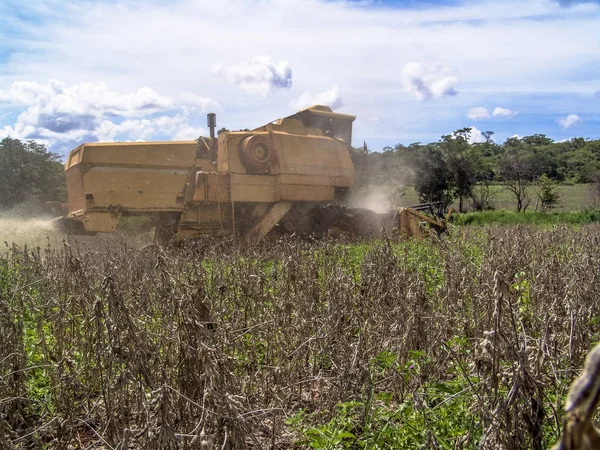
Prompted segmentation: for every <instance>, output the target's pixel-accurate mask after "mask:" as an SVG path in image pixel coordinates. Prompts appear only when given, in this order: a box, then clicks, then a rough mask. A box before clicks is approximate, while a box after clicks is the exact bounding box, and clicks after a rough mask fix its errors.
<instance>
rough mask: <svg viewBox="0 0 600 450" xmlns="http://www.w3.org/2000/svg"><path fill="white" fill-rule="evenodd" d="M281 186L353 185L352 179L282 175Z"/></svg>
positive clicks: (280, 177)
mask: <svg viewBox="0 0 600 450" xmlns="http://www.w3.org/2000/svg"><path fill="white" fill-rule="evenodd" d="M279 182H280V183H281V184H296V185H304V186H340V187H341V186H343V187H350V186H352V185H353V184H354V179H353V177H330V176H317V175H290V174H284V173H282V174H281V175H280V176H279Z"/></svg>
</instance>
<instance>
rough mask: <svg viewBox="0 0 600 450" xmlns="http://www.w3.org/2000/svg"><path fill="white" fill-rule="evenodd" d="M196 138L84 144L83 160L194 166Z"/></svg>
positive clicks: (128, 164)
mask: <svg viewBox="0 0 600 450" xmlns="http://www.w3.org/2000/svg"><path fill="white" fill-rule="evenodd" d="M196 146H197V144H196V141H179V142H177V141H175V142H113V143H93V144H84V145H83V149H82V158H81V161H82V162H86V163H88V164H90V165H116V166H141V167H146V166H164V167H191V166H193V165H194V161H195V159H196Z"/></svg>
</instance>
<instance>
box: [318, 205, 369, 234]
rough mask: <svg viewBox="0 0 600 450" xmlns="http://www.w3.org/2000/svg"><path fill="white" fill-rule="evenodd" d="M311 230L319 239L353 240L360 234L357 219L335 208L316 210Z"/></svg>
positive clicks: (341, 209)
mask: <svg viewBox="0 0 600 450" xmlns="http://www.w3.org/2000/svg"><path fill="white" fill-rule="evenodd" d="M311 228H312V231H313V234H314V235H315V236H316V237H318V238H331V239H352V238H354V237H355V236H356V235H357V234H358V226H357V224H356V221H355V219H354V218H353V217H352V216H351V215H350V214H348V213H347V212H346V211H344V209H343V208H340V207H335V206H331V207H325V208H317V209H315V210H314V212H313V216H312V220H311Z"/></svg>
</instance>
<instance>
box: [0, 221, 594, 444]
mask: <svg viewBox="0 0 600 450" xmlns="http://www.w3.org/2000/svg"><path fill="white" fill-rule="evenodd" d="M599 243H600V233H599V230H598V228H594V227H587V228H583V229H581V230H574V229H571V228H560V227H559V228H555V229H553V230H550V231H539V230H535V229H528V228H522V227H519V228H495V229H487V230H484V231H477V232H467V233H464V234H463V235H457V236H454V237H451V238H450V239H441V240H432V241H430V242H421V243H418V242H410V241H408V242H394V241H390V240H373V241H365V242H356V243H348V244H341V243H338V242H318V243H309V242H302V241H296V240H293V239H284V240H281V241H279V242H276V243H268V244H262V245H260V246H243V245H239V244H237V243H234V242H221V243H215V242H211V241H201V242H195V243H193V244H190V245H187V246H185V247H184V248H172V249H161V248H157V247H154V246H149V247H144V248H141V249H135V248H131V247H130V246H128V245H127V244H125V243H121V244H116V243H111V244H109V245H107V247H106V248H104V249H102V250H101V251H98V250H91V249H86V248H85V247H83V246H78V244H77V243H76V242H65V243H64V245H63V246H62V247H61V248H59V249H39V248H36V249H29V248H24V247H18V246H14V247H9V248H6V249H5V250H4V251H3V252H2V254H1V255H0V330H1V339H0V447H1V448H6V449H25V448H57V449H70V448H106V449H111V448H112V449H119V450H124V449H128V448H129V449H136V448H139V449H141V448H144V449H145V448H148V449H180V448H181V449H183V448H186V449H188V448H189V449H263V448H272V449H291V448H305V447H309V446H312V448H332V449H333V448H386V447H387V448H392V446H394V445H396V446H400V445H405V446H409V445H417V446H419V447H421V448H442V447H444V446H449V447H450V448H485V449H488V448H490V449H491V448H511V449H512V448H535V449H538V448H546V447H548V446H549V445H551V444H553V443H554V442H556V441H557V440H558V437H559V434H560V432H561V430H562V423H561V418H562V405H563V404H564V400H565V398H566V396H567V391H568V388H569V384H570V383H571V381H572V380H573V379H574V378H576V377H577V375H578V374H579V370H580V369H579V368H580V367H581V366H582V364H583V358H584V357H585V355H586V353H587V352H588V351H589V349H590V348H591V347H592V345H593V344H594V343H595V342H596V341H597V340H599V339H598V336H599V335H598V324H599V322H600V319H598V308H599V306H600V305H599V303H598V299H597V295H596V292H595V286H597V285H598V284H597V283H599V282H600V265H599V264H598V261H599V260H600V245H598V244H599ZM449 407H452V408H454V409H448V408H449ZM340 411H341V412H340ZM446 411H448V413H446ZM457 421H460V423H458V422H457ZM457 423H458V425H457Z"/></svg>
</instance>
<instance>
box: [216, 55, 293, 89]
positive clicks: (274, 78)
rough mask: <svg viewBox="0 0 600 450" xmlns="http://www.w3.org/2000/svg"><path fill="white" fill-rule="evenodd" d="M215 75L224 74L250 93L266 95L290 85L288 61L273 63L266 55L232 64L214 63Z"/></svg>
mask: <svg viewBox="0 0 600 450" xmlns="http://www.w3.org/2000/svg"><path fill="white" fill-rule="evenodd" d="M210 70H211V72H212V73H214V74H215V75H221V76H224V77H225V78H226V79H227V80H228V81H230V82H231V83H235V84H237V85H239V86H240V87H241V88H242V89H243V90H244V91H246V92H248V93H250V94H258V95H262V96H263V97H266V96H267V95H268V94H269V93H271V92H272V91H274V90H275V89H289V88H291V87H292V69H291V67H290V66H289V64H288V62H287V61H285V60H281V61H279V62H278V63H275V62H273V61H272V60H271V58H270V57H268V56H260V57H254V58H252V62H250V63H246V62H242V63H239V64H234V65H224V64H221V63H219V64H215V65H213V66H212V67H211V69H210Z"/></svg>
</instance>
